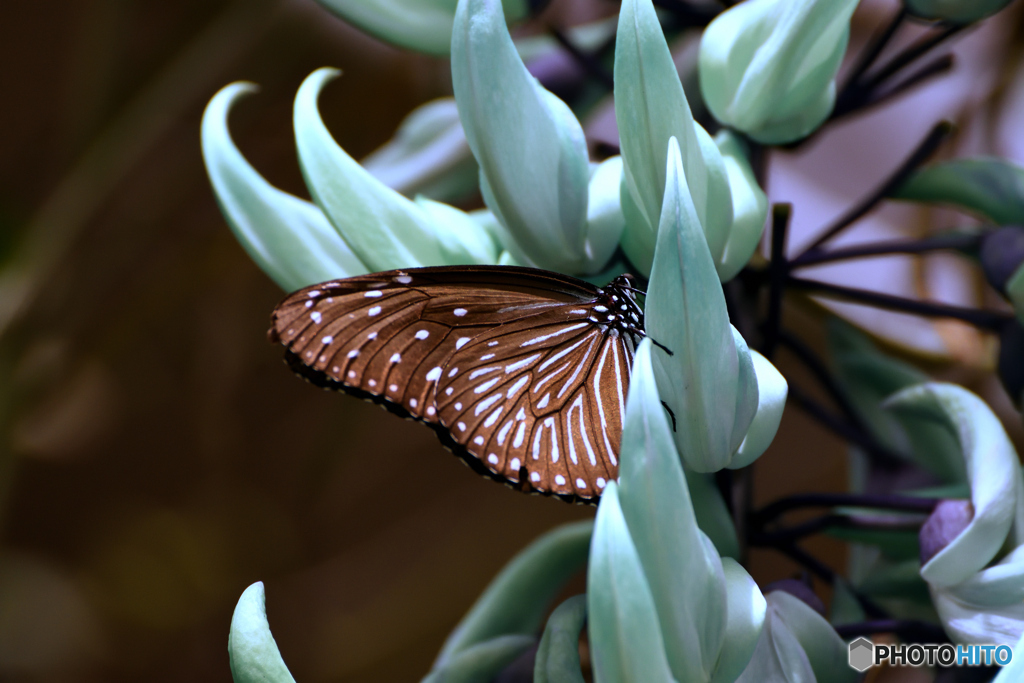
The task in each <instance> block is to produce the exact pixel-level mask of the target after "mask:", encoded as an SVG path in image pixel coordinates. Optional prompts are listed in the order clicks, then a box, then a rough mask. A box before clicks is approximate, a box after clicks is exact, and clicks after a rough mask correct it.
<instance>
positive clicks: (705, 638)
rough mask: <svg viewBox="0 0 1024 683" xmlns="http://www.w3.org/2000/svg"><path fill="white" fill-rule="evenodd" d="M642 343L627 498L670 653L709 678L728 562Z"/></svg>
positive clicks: (633, 390) (623, 475) (627, 454)
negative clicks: (709, 526) (705, 517)
mask: <svg viewBox="0 0 1024 683" xmlns="http://www.w3.org/2000/svg"><path fill="white" fill-rule="evenodd" d="M651 349H652V344H651V341H650V340H649V339H645V340H643V341H642V342H641V343H640V346H639V347H638V348H637V351H636V356H635V358H634V359H633V371H632V374H631V376H630V384H629V399H628V401H627V402H626V416H625V421H624V425H623V429H622V445H621V447H620V449H619V452H620V455H619V460H620V462H619V501H620V504H621V505H622V514H623V516H624V517H625V519H626V524H627V525H628V527H629V534H630V537H631V538H632V539H633V543H634V545H635V547H636V552H637V555H638V556H639V558H640V563H641V565H642V566H643V570H644V576H645V577H646V578H647V584H648V586H649V588H650V591H651V596H652V597H653V599H654V603H655V604H656V605H657V609H658V621H659V623H660V625H661V633H662V636H663V637H664V639H665V653H666V655H667V657H668V662H669V666H670V667H671V669H672V674H673V676H674V677H675V678H676V680H679V681H696V680H708V679H710V677H711V673H712V671H713V670H714V667H715V663H716V662H717V660H718V651H719V649H720V648H721V645H722V638H723V636H724V632H725V618H726V594H725V577H724V575H723V574H722V562H721V559H720V558H719V557H718V553H717V552H716V551H715V548H714V545H712V543H711V541H709V540H707V538H706V537H705V536H704V534H703V533H702V532H701V531H700V529H699V528H698V527H697V521H696V518H695V517H694V512H693V504H692V502H691V500H690V492H689V489H688V488H687V486H686V480H685V478H684V476H683V470H682V467H681V466H680V463H679V455H678V453H676V449H675V444H674V443H673V438H672V428H671V426H670V425H669V422H668V416H667V415H666V414H665V409H664V407H662V405H661V400H660V398H659V396H658V389H657V386H656V384H655V380H654V369H653V367H652V366H651Z"/></svg>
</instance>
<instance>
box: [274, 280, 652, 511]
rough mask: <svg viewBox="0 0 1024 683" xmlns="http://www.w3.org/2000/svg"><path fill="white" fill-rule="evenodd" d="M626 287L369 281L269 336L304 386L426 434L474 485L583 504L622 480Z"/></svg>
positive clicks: (283, 312) (277, 323)
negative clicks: (378, 410)
mask: <svg viewBox="0 0 1024 683" xmlns="http://www.w3.org/2000/svg"><path fill="white" fill-rule="evenodd" d="M630 282H631V280H630V278H629V276H620V277H619V278H616V279H615V280H614V281H613V282H612V283H610V284H609V285H607V286H606V287H604V288H602V289H598V288H597V287H594V286H593V285H591V284H589V283H587V282H584V281H582V280H576V279H575V278H570V277H567V276H564V275H559V274H556V273H549V272H547V271H541V270H535V269H529V268H516V267H504V266H464V267H438V268H413V269H407V270H396V271H388V272H383V273H373V274H370V275H364V276H359V277H354V278H346V279H342V280H336V281H330V282H325V283H321V284H319V285H314V286H312V287H307V288H305V289H302V290H299V291H298V292H295V293H293V294H291V295H290V296H289V297H287V298H286V299H285V300H284V301H283V302H282V303H281V304H280V305H279V306H278V307H277V308H276V309H275V311H274V314H273V316H272V327H271V329H270V333H269V334H270V337H271V339H272V340H273V341H279V342H281V343H283V344H284V345H285V346H286V347H287V348H288V352H287V354H286V357H287V359H288V362H289V364H290V365H291V367H292V368H293V369H294V370H295V371H296V372H298V373H299V374H301V375H303V376H304V377H306V378H308V379H310V380H311V381H312V382H313V383H315V384H317V385H319V386H324V387H327V388H331V389H338V390H341V391H345V392H346V393H350V394H354V395H356V396H359V397H362V398H367V399H369V400H372V401H375V402H378V403H381V404H383V405H384V406H385V407H386V408H388V409H389V410H391V411H392V412H395V413H397V414H399V415H403V416H407V417H411V418H413V419H416V420H420V421H422V422H425V423H427V424H428V425H430V426H431V427H433V428H434V429H435V430H436V431H437V432H438V434H439V435H440V437H441V440H442V442H443V443H445V444H446V445H447V446H449V447H450V448H451V449H452V450H453V451H454V452H455V453H456V454H457V455H459V456H460V457H462V458H463V460H465V461H466V462H467V463H468V464H470V465H471V466H472V467H473V468H474V469H476V470H477V471H479V472H481V473H482V474H485V475H487V476H489V477H491V478H494V479H497V480H499V481H503V482H506V483H508V484H510V485H512V486H514V487H516V488H519V489H522V490H526V491H530V492H536V493H541V494H545V495H556V496H559V497H561V498H564V499H567V500H579V501H584V502H587V501H593V500H596V499H597V498H598V497H599V496H600V494H601V491H602V490H603V489H604V487H605V486H606V485H607V482H609V481H612V480H613V479H615V477H616V476H617V472H618V461H617V455H618V448H619V441H620V439H621V434H622V417H623V412H624V408H625V399H626V394H627V393H628V388H629V372H630V369H631V366H632V359H633V352H634V349H635V347H636V344H637V343H638V342H639V340H640V338H642V337H643V311H642V309H641V308H640V306H639V305H638V304H637V302H636V300H635V297H634V294H633V292H634V291H635V290H633V289H632V286H631V284H630Z"/></svg>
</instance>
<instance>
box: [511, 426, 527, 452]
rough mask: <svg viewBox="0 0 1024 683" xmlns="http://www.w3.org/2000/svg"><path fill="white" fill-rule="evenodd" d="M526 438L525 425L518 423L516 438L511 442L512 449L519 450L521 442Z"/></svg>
mask: <svg viewBox="0 0 1024 683" xmlns="http://www.w3.org/2000/svg"><path fill="white" fill-rule="evenodd" d="M525 438H526V423H525V422H520V423H519V429H517V430H516V438H515V439H513V441H512V447H513V448H519V447H520V446H522V445H523V440H524V439H525Z"/></svg>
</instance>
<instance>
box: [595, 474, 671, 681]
mask: <svg viewBox="0 0 1024 683" xmlns="http://www.w3.org/2000/svg"><path fill="white" fill-rule="evenodd" d="M587 613H588V615H589V617H588V622H587V632H588V633H589V635H590V648H591V661H592V663H593V667H594V680H595V681H596V683H668V682H669V681H673V680H674V679H673V678H672V673H671V671H670V669H669V664H668V660H667V659H666V658H665V641H664V638H663V637H662V635H661V627H660V626H659V624H658V612H657V610H656V609H655V606H654V598H653V597H652V595H651V589H650V586H649V585H648V583H647V579H646V578H645V577H644V570H643V567H642V565H641V564H640V557H639V556H638V555H637V551H636V546H635V545H633V540H632V539H631V538H630V535H629V528H628V527H627V526H626V519H625V517H623V514H622V507H621V506H620V504H619V492H618V486H617V484H616V483H615V482H609V484H608V488H607V489H606V490H605V492H604V494H602V496H601V504H600V505H599V506H598V508H597V519H596V520H595V522H594V537H593V542H592V543H591V546H590V565H589V569H588V571H587Z"/></svg>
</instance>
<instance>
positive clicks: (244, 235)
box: [202, 83, 367, 292]
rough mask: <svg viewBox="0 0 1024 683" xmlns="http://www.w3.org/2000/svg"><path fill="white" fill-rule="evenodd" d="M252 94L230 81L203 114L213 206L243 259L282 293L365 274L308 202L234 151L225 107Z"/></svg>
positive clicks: (245, 85)
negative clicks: (281, 187)
mask: <svg viewBox="0 0 1024 683" xmlns="http://www.w3.org/2000/svg"><path fill="white" fill-rule="evenodd" d="M254 90H256V86H254V85H252V84H250V83H232V84H231V85H228V86H226V87H224V88H222V89H221V90H220V92H218V93H217V94H216V95H214V97H213V99H212V100H210V103H209V104H208V105H207V106H206V111H205V112H204V114H203V125H202V143H203V159H204V161H205V162H206V169H207V173H209V176H210V183H211V184H212V185H213V189H214V193H215V194H216V196H217V203H218V204H219V205H220V209H221V212H222V213H223V214H224V218H225V219H226V220H227V222H228V225H229V226H230V227H231V230H232V232H234V234H235V237H236V238H237V239H238V241H239V242H240V243H241V244H242V246H243V247H244V248H245V250H246V252H247V253H248V254H249V257H250V258H252V260H253V261H255V262H256V265H258V266H259V267H260V268H261V269H262V270H263V272H264V273H266V274H267V275H268V276H270V278H271V279H272V280H274V282H276V283H277V284H278V285H279V286H280V287H281V288H282V289H284V290H285V291H288V292H292V291H295V290H296V289H301V288H302V287H305V286H307V285H311V284H315V283H317V282H324V281H325V280H331V279H334V278H342V277H352V276H353V275H362V274H364V273H366V272H367V269H366V266H364V265H363V264H362V263H361V262H360V260H359V259H358V258H357V257H356V256H355V254H353V253H352V250H351V249H349V248H348V245H346V244H345V242H344V241H343V240H342V239H341V237H339V236H338V233H337V232H336V231H335V230H334V228H333V227H331V224H330V222H329V221H328V220H327V218H326V217H325V216H324V214H323V212H322V211H320V209H318V208H317V207H316V206H314V205H313V204H311V203H309V202H307V201H305V200H302V199H299V198H298V197H295V196H294V195H290V194H288V193H287V192H282V191H281V190H278V189H277V188H275V187H273V186H272V185H271V184H270V183H268V182H267V181H266V180H264V179H263V176H261V175H260V174H259V173H257V172H256V169H254V168H253V167H252V166H250V165H249V162H247V161H246V160H245V157H243V156H242V153H241V152H239V151H238V148H237V147H235V143H234V142H233V141H232V140H231V134H230V132H229V131H228V125H227V117H228V113H229V112H230V110H231V107H232V106H233V105H234V103H235V102H236V101H238V99H239V98H240V97H242V96H243V95H246V94H248V93H251V92H253V91H254Z"/></svg>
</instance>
